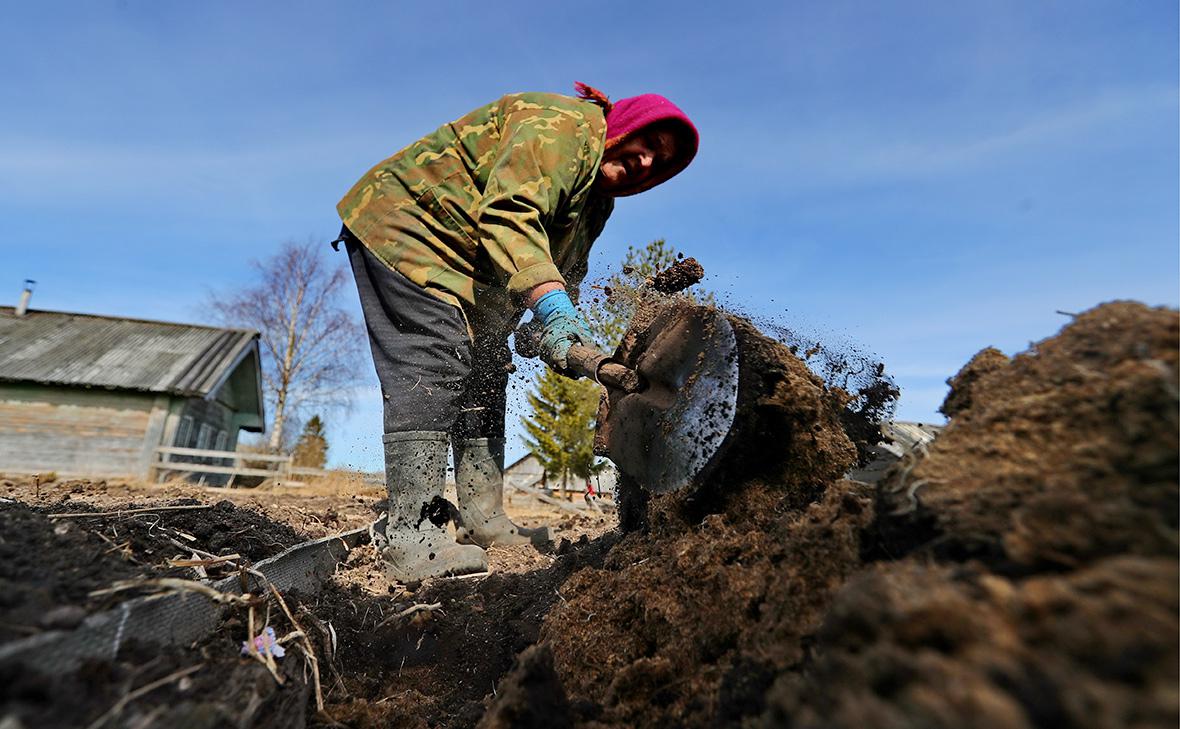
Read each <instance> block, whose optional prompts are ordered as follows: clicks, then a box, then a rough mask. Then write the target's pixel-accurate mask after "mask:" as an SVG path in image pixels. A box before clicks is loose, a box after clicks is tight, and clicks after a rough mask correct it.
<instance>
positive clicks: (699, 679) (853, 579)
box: [492, 303, 1180, 727]
mask: <svg viewBox="0 0 1180 729" xmlns="http://www.w3.org/2000/svg"><path fill="white" fill-rule="evenodd" d="M1177 359H1178V358H1177V315H1176V313H1175V312H1174V311H1167V310H1152V309H1148V308H1147V307H1143V306H1140V305H1136V304H1127V303H1116V304H1111V305H1107V306H1104V307H1100V308H1098V309H1095V310H1093V311H1091V312H1088V313H1086V314H1084V315H1082V316H1080V317H1078V318H1077V320H1076V321H1074V322H1073V323H1072V324H1071V325H1070V326H1068V327H1067V328H1066V329H1065V330H1064V331H1063V332H1062V333H1061V334H1060V335H1059V336H1057V337H1054V338H1052V339H1049V340H1046V341H1044V342H1041V343H1039V344H1038V345H1036V346H1035V347H1034V348H1033V349H1031V350H1030V351H1029V352H1027V353H1024V354H1021V355H1019V356H1018V357H1016V358H1015V359H1014V360H1012V362H1011V364H1007V365H1001V366H993V365H995V364H998V359H997V358H996V357H995V356H993V355H990V354H987V355H984V357H982V358H976V360H974V361H973V363H972V365H970V366H969V367H968V368H966V370H967V371H966V372H965V373H963V375H961V376H960V377H958V378H956V379H955V382H954V383H953V384H957V387H956V391H957V394H958V399H957V402H958V405H957V406H956V405H955V404H954V403H952V406H951V407H950V408H949V409H950V410H951V411H953V412H955V419H954V420H953V421H952V422H951V424H950V426H949V427H948V428H947V429H946V431H945V432H944V434H943V435H942V436H940V438H939V439H938V440H937V441H935V443H934V444H933V445H932V446H931V447H930V448H929V449H928V450H926V451H919V452H918V453H917V454H915V455H914V456H912V457H910V458H908V459H906V460H905V461H904V462H902V463H901V464H899V465H898V466H896V467H895V469H894V471H893V472H892V474H891V475H890V476H889V477H887V479H886V480H885V481H884V482H883V483H882V485H881V486H880V487H879V488H880V490H879V492H878V493H876V494H873V493H871V492H870V491H868V489H869V487H866V486H863V485H858V484H855V483H852V482H840V481H832V480H831V476H830V474H829V475H825V476H824V477H822V478H817V479H816V480H817V483H818V486H819V489H818V490H819V491H820V492H821V493H822V496H821V498H819V500H817V501H811V502H806V501H804V502H803V503H799V502H798V501H792V499H791V498H790V497H789V495H788V494H784V492H782V491H781V490H780V489H779V487H780V484H750V483H748V482H747V483H735V482H724V483H718V484H717V490H718V491H724V492H725V493H727V494H729V496H728V497H727V501H726V503H725V504H724V505H723V508H721V509H720V510H719V511H718V512H717V513H714V514H712V515H710V516H708V517H707V518H705V519H704V520H703V521H702V522H700V523H697V524H691V523H684V522H683V521H681V522H678V521H677V519H676V516H677V514H679V513H681V512H679V511H677V510H675V509H672V510H659V509H657V510H656V512H657V513H658V514H660V515H661V518H659V519H653V520H651V529H650V531H648V532H647V533H642V534H639V533H637V534H631V535H629V536H627V537H626V538H625V539H624V540H623V541H622V542H621V543H620V544H619V545H618V546H617V547H615V548H614V549H613V550H612V551H611V552H610V553H609V554H608V555H607V558H606V560H605V562H604V564H603V565H602V566H601V567H591V568H587V569H585V570H583V571H581V572H578V573H576V574H574V575H573V576H571V577H570V579H569V580H568V581H567V582H566V584H565V585H564V586H563V587H562V588H561V589H562V594H563V595H564V596H565V600H564V601H562V602H561V603H558V604H555V605H554V606H553V609H552V610H551V611H550V612H549V614H548V615H547V617H546V619H545V625H544V628H543V630H542V642H543V645H545V646H547V647H548V649H549V650H551V651H552V654H553V657H554V663H553V665H554V669H555V671H556V674H557V685H558V686H559V687H560V689H561V690H562V691H564V692H565V694H567V695H568V703H569V706H570V710H569V713H568V714H567V715H566V716H564V717H562V719H563V720H565V721H569V722H571V723H572V724H574V725H575V726H593V727H606V726H668V725H675V726H716V725H737V724H743V725H751V726H755V725H762V724H765V725H767V726H781V725H784V724H790V725H799V726H864V725H866V724H869V725H874V726H897V727H901V726H947V725H965V726H1059V725H1063V724H1066V725H1077V726H1120V725H1139V726H1174V725H1175V723H1176V721H1177V718H1178V711H1177V694H1176V692H1175V685H1176V681H1177V678H1178V676H1177V643H1178V640H1180V635H1178V633H1177V611H1178V603H1180V596H1178V589H1177V576H1178V573H1177V563H1176V547H1177V521H1176V519H1177V512H1176V487H1177V441H1178V432H1177V404H1178V403H1177V388H1176V382H1177ZM966 393H969V396H966ZM821 427H822V426H821ZM825 478H826V479H827V480H826V481H825V480H824V479H825ZM797 482H798V481H797ZM657 505H658V502H657ZM578 620H582V621H584V624H585V627H584V628H583V629H578V628H571V627H570V626H572V625H576V623H577V622H578ZM518 670H521V671H524V670H527V669H526V667H523V666H522V667H521V668H520V669H518ZM533 670H535V668H534V669H533ZM504 685H505V686H507V685H516V684H515V682H509V683H506V684H504ZM509 694H510V692H505V693H503V694H502V695H501V696H502V697H501V698H500V699H499V700H498V701H497V702H496V703H494V704H493V709H492V710H493V711H496V707H497V706H498V705H499V703H500V702H504V703H509V702H513V701H517V700H518V698H517V697H515V696H512V695H509Z"/></svg>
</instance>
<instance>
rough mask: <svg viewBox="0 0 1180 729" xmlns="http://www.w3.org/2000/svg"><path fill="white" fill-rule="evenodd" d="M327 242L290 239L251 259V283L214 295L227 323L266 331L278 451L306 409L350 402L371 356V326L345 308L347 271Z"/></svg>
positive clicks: (266, 376) (273, 442) (273, 439)
mask: <svg viewBox="0 0 1180 729" xmlns="http://www.w3.org/2000/svg"><path fill="white" fill-rule="evenodd" d="M324 248H325V246H324V245H323V244H322V243H319V242H316V241H314V240H309V241H308V242H306V243H295V242H292V241H288V242H286V243H284V244H283V246H282V248H281V249H280V250H279V252H278V253H276V254H275V255H273V256H271V257H270V258H267V259H265V260H261V261H253V262H252V263H251V266H252V267H253V268H254V272H255V281H254V282H253V283H252V285H250V286H249V288H246V289H244V290H241V291H238V292H236V293H233V294H231V295H228V296H216V295H215V296H211V297H210V301H209V304H210V306H211V308H212V310H213V311H215V312H216V314H217V318H218V319H219V320H220V321H221V322H222V323H224V324H227V325H230V326H240V327H248V328H250V329H257V330H258V331H259V332H260V333H261V348H262V360H263V363H262V376H263V388H264V393H265V396H266V401H267V407H268V409H269V410H270V412H271V413H272V421H271V430H270V448H271V450H275V451H277V450H279V449H280V448H282V446H283V444H284V441H283V438H284V436H285V434H286V432H285V431H286V425H287V423H288V422H289V421H290V420H291V419H292V417H294V416H295V415H297V414H298V413H299V412H300V411H302V410H305V409H306V408H309V407H312V406H314V407H318V408H326V409H331V408H333V407H341V406H347V405H348V404H349V403H350V402H351V394H352V386H353V385H354V384H356V383H357V381H358V376H359V372H360V363H362V362H363V361H364V357H363V355H364V344H365V338H364V336H365V335H364V329H363V328H362V327H361V326H360V325H359V324H358V323H357V321H356V320H355V319H354V318H353V317H352V316H351V315H350V314H349V313H348V312H347V311H346V310H344V309H343V308H342V307H341V306H340V297H341V295H342V294H344V292H345V291H347V283H348V281H349V277H348V274H347V272H346V270H345V268H344V266H335V267H333V266H331V265H329V264H328V263H327V262H326V261H325V260H324V258H323V255H324V254H323V249H324Z"/></svg>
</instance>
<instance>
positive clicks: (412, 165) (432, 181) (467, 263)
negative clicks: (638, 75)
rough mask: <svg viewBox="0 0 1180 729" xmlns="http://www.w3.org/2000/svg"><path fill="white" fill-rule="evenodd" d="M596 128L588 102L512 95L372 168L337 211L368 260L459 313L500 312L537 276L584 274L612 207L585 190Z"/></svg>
mask: <svg viewBox="0 0 1180 729" xmlns="http://www.w3.org/2000/svg"><path fill="white" fill-rule="evenodd" d="M605 134H606V122H605V119H604V117H603V112H602V109H601V108H600V107H598V106H596V105H595V104H592V103H590V102H588V101H585V100H583V99H576V98H573V97H569V96H560V95H557V94H543V93H524V94H510V95H508V96H505V97H503V98H501V99H498V100H497V101H494V102H492V103H491V104H489V105H487V106H483V107H481V108H479V109H476V110H475V111H473V112H471V113H470V114H468V115H466V116H464V117H462V118H460V119H458V120H456V121H453V122H451V123H449V124H444V125H442V126H441V127H439V128H438V129H437V130H436V131H435V132H433V133H432V134H429V135H427V136H425V137H423V138H422V139H419V140H418V141H417V142H414V143H413V144H411V145H410V146H408V147H406V148H405V149H403V150H401V151H400V152H398V153H397V154H395V155H393V156H392V157H390V158H389V159H386V160H384V161H383V162H381V163H380V164H378V165H377V166H375V167H373V169H371V170H369V171H368V173H366V174H365V176H364V177H362V178H361V179H360V181H359V182H357V183H356V185H354V186H353V188H352V189H351V190H349V192H348V194H347V195H345V196H344V199H343V200H341V201H340V204H339V205H337V208H336V209H337V211H339V213H340V217H341V219H342V220H343V221H344V223H345V225H347V226H348V228H349V230H351V231H352V232H353V234H354V235H356V237H357V238H359V239H360V240H361V241H362V242H363V243H364V244H365V246H366V247H368V248H369V249H370V250H371V251H372V252H373V253H374V254H375V255H376V256H377V257H378V258H380V259H381V260H383V261H384V262H385V263H386V264H388V265H389V266H390V267H391V268H393V269H394V270H396V271H398V272H400V273H401V274H402V275H404V276H406V278H408V279H410V280H411V281H413V282H414V283H416V284H418V285H419V286H422V287H424V288H425V289H426V290H427V291H429V292H430V293H431V294H433V295H435V296H437V297H438V298H440V299H442V300H443V301H446V302H448V303H451V304H454V305H456V306H459V307H460V308H462V309H463V310H464V312H465V313H466V314H467V315H468V321H469V322H471V320H472V317H471V315H472V314H476V315H477V316H479V315H480V314H483V315H485V316H486V315H491V317H490V318H491V319H500V320H502V319H504V318H506V317H505V316H504V315H505V314H508V315H511V314H513V313H516V314H518V313H519V312H520V311H521V310H522V309H523V305H522V304H521V302H520V300H519V295H520V294H523V293H525V292H527V291H529V290H530V289H532V288H533V287H534V286H536V285H537V284H540V283H544V282H546V281H560V282H563V283H565V284H566V285H567V286H569V287H570V288H571V289H572V288H576V286H577V283H578V282H580V281H581V279H582V277H583V276H584V275H585V273H586V266H587V259H588V256H589V253H590V246H591V244H592V243H593V242H594V239H595V238H597V237H598V234H599V233H600V232H602V228H603V225H605V223H606V219H607V217H608V216H609V215H610V213H611V210H612V208H613V201H612V200H611V199H610V198H607V197H605V196H601V195H597V194H594V193H593V192H592V191H591V186H592V184H593V182H594V179H595V175H596V174H597V172H598V166H599V164H600V163H601V161H602V152H603V140H604V138H605ZM493 312H495V313H493ZM479 318H483V317H482V316H479ZM511 318H513V319H515V317H514V316H513V317H511Z"/></svg>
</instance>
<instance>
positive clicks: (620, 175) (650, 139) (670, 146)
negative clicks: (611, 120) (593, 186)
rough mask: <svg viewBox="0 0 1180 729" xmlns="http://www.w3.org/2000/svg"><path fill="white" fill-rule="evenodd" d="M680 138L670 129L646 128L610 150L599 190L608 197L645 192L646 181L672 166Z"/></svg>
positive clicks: (605, 158) (605, 157)
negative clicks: (639, 190)
mask: <svg viewBox="0 0 1180 729" xmlns="http://www.w3.org/2000/svg"><path fill="white" fill-rule="evenodd" d="M675 154H676V136H675V135H674V134H673V133H672V132H671V131H669V130H668V129H660V128H655V129H645V130H642V131H640V132H639V133H638V134H634V135H632V136H631V138H629V139H627V140H626V141H624V142H623V143H622V144H619V145H617V146H615V147H612V148H610V149H608V150H607V151H606V153H605V154H604V155H603V157H602V164H601V165H600V166H599V174H598V188H599V190H601V191H602V192H605V193H607V194H609V193H611V192H612V191H619V190H635V189H637V188H638V189H642V188H643V185H644V183H645V182H647V181H648V180H651V179H652V178H653V177H655V176H657V175H658V173H659V172H660V171H661V170H662V169H664V168H665V167H666V166H668V165H670V164H672V161H673V160H674V159H675Z"/></svg>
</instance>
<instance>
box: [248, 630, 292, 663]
mask: <svg viewBox="0 0 1180 729" xmlns="http://www.w3.org/2000/svg"><path fill="white" fill-rule="evenodd" d="M254 648H255V650H257V651H258V653H259V654H261V655H264V656H265V655H271V656H274V657H275V658H282V657H283V656H285V655H287V651H285V650H283V646H281V645H279V643H278V641H277V640H276V639H275V629H274V628H272V627H270V626H269V625H268V626H266V628H264V629H263V631H262V632H261V633H259V634H258V635H256V636H255V637H254ZM242 655H244V656H248V655H250V642H249V641H246V640H244V641H242Z"/></svg>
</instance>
